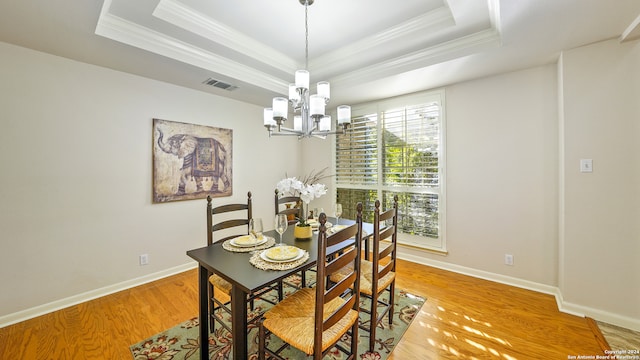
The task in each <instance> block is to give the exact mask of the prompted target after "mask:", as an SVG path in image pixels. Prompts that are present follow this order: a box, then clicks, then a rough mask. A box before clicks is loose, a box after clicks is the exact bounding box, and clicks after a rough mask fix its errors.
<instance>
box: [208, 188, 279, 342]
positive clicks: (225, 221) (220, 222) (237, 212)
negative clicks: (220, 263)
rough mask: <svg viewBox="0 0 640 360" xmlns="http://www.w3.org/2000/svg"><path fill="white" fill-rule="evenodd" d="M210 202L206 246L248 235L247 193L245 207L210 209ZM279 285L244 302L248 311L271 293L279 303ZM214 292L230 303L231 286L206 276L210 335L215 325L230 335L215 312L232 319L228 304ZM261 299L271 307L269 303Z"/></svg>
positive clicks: (249, 201)
mask: <svg viewBox="0 0 640 360" xmlns="http://www.w3.org/2000/svg"><path fill="white" fill-rule="evenodd" d="M211 202H212V199H211V196H207V245H212V244H214V243H219V242H224V241H226V240H229V239H233V238H236V237H238V236H244V235H248V234H249V223H250V221H251V219H252V217H253V213H252V211H253V207H252V202H251V192H250V191H249V192H248V193H247V202H246V203H237V204H224V205H219V206H216V207H213V205H212V203H211ZM216 235H217V236H216ZM281 285H282V284H281V283H276V284H272V285H270V286H269V287H266V288H264V289H262V290H260V291H259V292H255V293H252V294H250V295H249V297H248V298H247V300H248V301H249V303H250V304H251V309H253V303H254V300H255V299H256V298H258V297H260V296H261V295H264V294H265V293H267V292H270V291H272V290H277V291H278V299H279V300H280V299H282V296H283V294H282V286H281ZM216 289H217V290H218V291H221V292H222V293H224V294H226V298H228V299H231V283H229V282H228V281H227V280H225V279H223V278H222V277H220V276H218V275H216V274H209V315H210V324H209V326H210V328H211V331H212V332H213V331H214V330H215V323H216V321H217V322H218V323H219V324H220V325H221V326H222V327H224V328H225V329H227V331H229V332H231V327H230V326H229V325H228V324H226V323H225V322H224V321H223V319H222V316H217V315H216V310H221V311H224V312H226V313H227V314H229V315H232V313H231V305H230V300H227V299H218V298H217V297H216V295H215V292H216ZM262 299H263V300H265V301H268V302H270V303H274V302H273V301H271V300H267V299H265V298H262ZM258 318H259V316H256V318H255V320H257V319H258Z"/></svg>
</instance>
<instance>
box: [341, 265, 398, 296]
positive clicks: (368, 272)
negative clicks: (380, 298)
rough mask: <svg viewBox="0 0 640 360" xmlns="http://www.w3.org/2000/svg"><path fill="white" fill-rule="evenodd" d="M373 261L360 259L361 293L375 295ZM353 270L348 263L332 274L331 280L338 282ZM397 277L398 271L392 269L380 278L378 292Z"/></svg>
mask: <svg viewBox="0 0 640 360" xmlns="http://www.w3.org/2000/svg"><path fill="white" fill-rule="evenodd" d="M372 270H373V263H372V262H371V261H369V260H360V293H362V294H366V295H369V296H371V295H373V271H372ZM352 271H353V266H351V265H348V266H345V267H344V268H342V269H341V270H340V271H338V272H337V273H335V274H332V275H331V281H334V282H338V281H340V280H342V279H344V277H345V274H349V273H350V272H352ZM395 278H396V273H395V272H393V271H390V272H389V273H387V274H386V275H385V276H383V277H382V278H380V279H378V292H381V291H382V290H384V289H385V288H386V287H387V286H389V284H391V283H392V282H393V280H395Z"/></svg>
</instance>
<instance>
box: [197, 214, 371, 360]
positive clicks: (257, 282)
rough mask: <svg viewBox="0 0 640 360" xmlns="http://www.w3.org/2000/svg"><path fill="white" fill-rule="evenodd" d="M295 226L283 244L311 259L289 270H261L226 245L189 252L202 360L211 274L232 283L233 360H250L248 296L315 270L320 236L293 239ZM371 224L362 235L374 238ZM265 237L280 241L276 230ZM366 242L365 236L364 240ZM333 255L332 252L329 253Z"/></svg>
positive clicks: (347, 222) (206, 350)
mask: <svg viewBox="0 0 640 360" xmlns="http://www.w3.org/2000/svg"><path fill="white" fill-rule="evenodd" d="M328 221H329V222H331V223H332V224H336V219H335V218H328ZM353 223H354V221H353V220H349V219H339V224H340V225H351V224H353ZM293 228H294V226H293V225H292V226H289V227H288V228H287V230H286V231H285V232H284V233H283V234H282V242H283V244H285V245H293V246H295V247H297V248H299V249H302V250H305V251H307V252H308V254H309V258H308V259H307V260H306V261H304V262H302V263H301V264H299V265H298V266H296V267H293V268H289V269H286V270H261V269H259V268H257V267H255V266H254V265H252V264H251V263H250V262H249V259H250V258H251V256H252V254H251V253H250V252H230V251H227V250H225V249H224V248H223V242H222V241H220V242H217V243H213V244H212V245H209V246H205V247H201V248H198V249H193V250H189V251H187V255H188V256H189V257H191V258H192V259H194V260H195V261H197V262H198V291H199V301H198V306H199V319H200V331H199V337H200V340H199V342H200V359H203V360H204V359H207V360H208V356H209V341H208V339H209V326H207V324H208V321H209V299H208V283H209V279H208V277H209V274H211V273H215V274H217V275H218V276H220V277H222V278H223V279H225V280H227V281H228V282H229V283H231V285H232V288H231V313H232V314H231V330H232V339H233V340H232V351H233V358H234V359H247V358H248V347H247V339H248V337H247V330H248V319H247V315H248V314H247V295H249V294H251V293H252V292H255V291H258V290H261V289H263V288H264V287H266V286H268V285H270V284H273V283H275V282H278V281H281V280H283V279H285V278H287V277H289V276H291V275H293V274H295V273H298V272H301V271H303V270H307V269H309V268H312V267H313V266H314V265H315V264H316V262H317V259H318V253H317V251H318V249H317V247H318V245H317V244H318V242H317V241H318V232H317V231H314V232H313V236H312V237H311V238H309V239H297V238H295V236H294V235H293V230H294V229H293ZM372 228H373V227H372V225H371V224H365V223H363V235H371V231H372ZM264 235H265V236H270V237H274V238H275V241H276V243H277V242H278V241H279V236H278V233H277V232H275V230H270V231H265V232H264ZM363 239H365V236H363ZM327 252H328V253H331V252H332V251H331V249H330V248H329V249H327Z"/></svg>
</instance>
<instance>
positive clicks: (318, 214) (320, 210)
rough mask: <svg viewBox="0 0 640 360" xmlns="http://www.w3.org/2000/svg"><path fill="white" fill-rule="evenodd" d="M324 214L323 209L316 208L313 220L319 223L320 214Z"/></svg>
mask: <svg viewBox="0 0 640 360" xmlns="http://www.w3.org/2000/svg"><path fill="white" fill-rule="evenodd" d="M323 212H324V209H323V208H321V207H319V208H315V209H314V210H313V219H314V220H315V221H318V220H319V218H320V214H322V213H323Z"/></svg>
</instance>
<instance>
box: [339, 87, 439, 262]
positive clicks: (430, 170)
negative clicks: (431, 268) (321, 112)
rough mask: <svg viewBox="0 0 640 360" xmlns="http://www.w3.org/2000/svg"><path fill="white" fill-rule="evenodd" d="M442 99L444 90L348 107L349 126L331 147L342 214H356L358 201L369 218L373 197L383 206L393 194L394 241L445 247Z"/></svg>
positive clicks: (366, 219)
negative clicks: (395, 199)
mask: <svg viewBox="0 0 640 360" xmlns="http://www.w3.org/2000/svg"><path fill="white" fill-rule="evenodd" d="M443 103H444V93H443V92H429V93H421V94H417V95H412V96H405V97H400V98H394V99H390V100H385V101H381V102H377V103H374V104H365V105H362V106H358V107H353V108H352V123H351V128H350V130H349V131H348V132H347V133H346V134H344V135H338V136H337V137H336V147H335V159H336V161H335V166H336V168H335V173H336V177H335V179H336V197H337V202H340V203H342V204H343V214H344V215H343V216H344V217H346V218H352V219H353V218H355V206H356V204H357V203H358V202H362V203H363V205H364V210H365V219H364V220H365V221H368V222H372V221H373V210H374V203H375V200H376V199H380V201H381V202H382V208H383V209H387V208H389V207H390V206H391V204H392V202H393V197H394V196H396V195H397V196H398V210H399V211H398V231H399V241H400V242H401V243H404V244H408V245H413V246H418V247H422V248H428V249H433V250H438V251H446V249H445V241H444V214H445V212H444V204H445V201H444V169H445V166H444V165H445V164H444V149H445V147H444V140H445V139H444V125H445V122H444V116H443V115H444V114H443V113H442V109H443Z"/></svg>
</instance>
